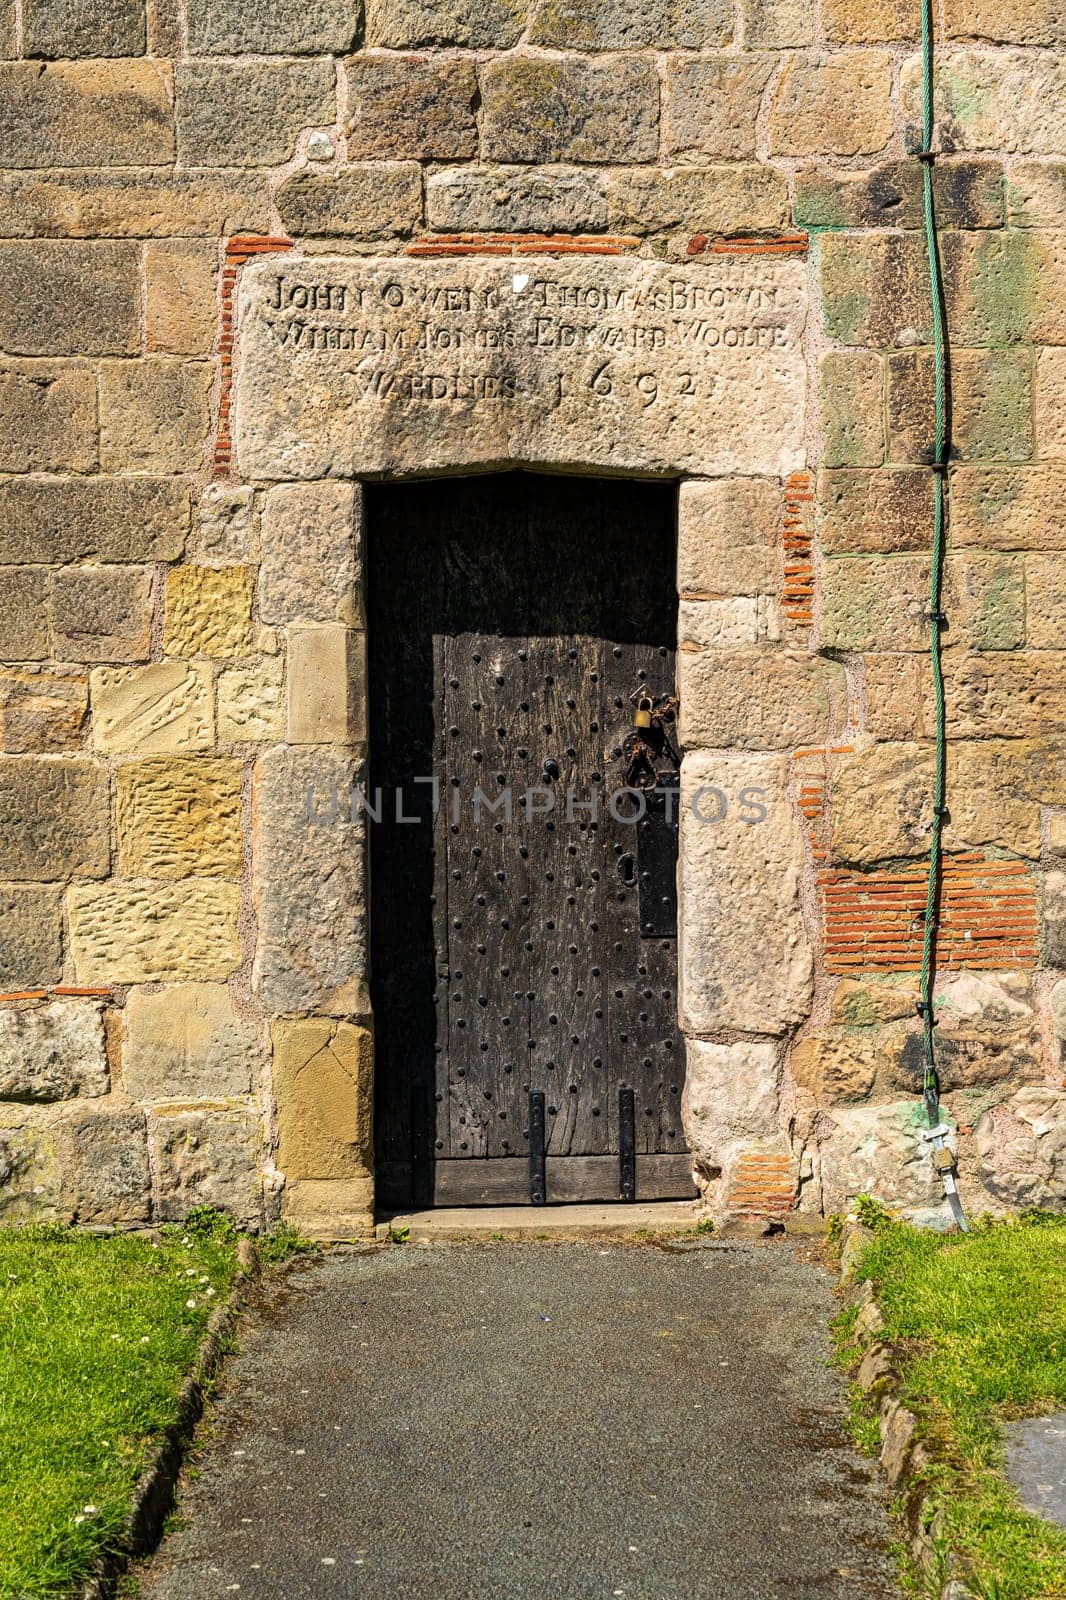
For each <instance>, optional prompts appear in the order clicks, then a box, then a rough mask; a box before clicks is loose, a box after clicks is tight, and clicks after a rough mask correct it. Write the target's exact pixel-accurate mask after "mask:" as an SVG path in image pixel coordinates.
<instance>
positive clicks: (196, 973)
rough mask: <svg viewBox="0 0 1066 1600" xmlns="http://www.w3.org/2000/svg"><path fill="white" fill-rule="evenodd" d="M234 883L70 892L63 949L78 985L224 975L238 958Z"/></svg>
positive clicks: (106, 886)
mask: <svg viewBox="0 0 1066 1600" xmlns="http://www.w3.org/2000/svg"><path fill="white" fill-rule="evenodd" d="M239 906H240V890H239V888H238V887H237V885H236V884H233V883H220V882H218V881H217V880H213V879H209V878H208V879H205V878H187V879H185V880H184V882H182V883H180V884H174V885H171V884H127V883H103V884H94V885H92V886H89V885H83V886H78V887H76V888H75V889H73V890H72V891H71V895H70V904H69V915H70V951H71V956H72V958H73V961H74V971H75V975H76V978H77V981H78V982H79V983H82V984H112V983H155V982H159V983H180V982H182V981H183V980H186V979H208V978H226V977H228V976H229V974H230V973H231V972H232V971H233V969H234V967H235V966H236V965H237V963H238V961H239V959H240V949H239V944H238V939H237V912H238V910H239Z"/></svg>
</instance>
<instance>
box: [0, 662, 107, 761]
mask: <svg viewBox="0 0 1066 1600" xmlns="http://www.w3.org/2000/svg"><path fill="white" fill-rule="evenodd" d="M88 710H89V679H88V676H87V674H85V673H83V672H73V671H71V670H69V669H66V670H64V669H63V668H62V667H60V668H47V667H46V668H43V669H35V668H32V667H28V668H25V669H21V670H20V669H17V668H16V669H10V670H7V671H0V750H3V751H6V752H7V754H8V755H27V754H35V753H40V754H42V755H59V754H60V753H61V752H63V751H67V750H80V749H81V747H82V745H83V743H84V738H85V719H86V716H87V714H88Z"/></svg>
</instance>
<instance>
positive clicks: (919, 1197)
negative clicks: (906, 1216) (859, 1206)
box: [819, 1098, 942, 1215]
mask: <svg viewBox="0 0 1066 1600" xmlns="http://www.w3.org/2000/svg"><path fill="white" fill-rule="evenodd" d="M927 1127H928V1122H927V1121H926V1116H925V1111H924V1108H923V1106H922V1103H921V1100H920V1099H918V1098H911V1099H908V1100H903V1101H898V1102H894V1103H891V1104H888V1105H876V1106H868V1105H863V1106H846V1105H841V1106H834V1107H833V1108H832V1110H831V1111H827V1112H825V1113H824V1114H823V1116H822V1118H821V1119H820V1134H819V1155H820V1162H819V1166H820V1172H821V1180H822V1207H823V1210H824V1211H825V1213H826V1214H827V1215H828V1214H829V1213H830V1212H833V1211H839V1212H843V1211H847V1210H848V1208H849V1206H850V1205H851V1203H852V1201H853V1200H854V1199H855V1197H856V1196H857V1195H860V1194H877V1195H878V1197H879V1198H880V1199H881V1200H883V1201H884V1202H885V1204H887V1205H892V1206H898V1207H901V1208H905V1209H913V1208H915V1207H918V1208H925V1207H928V1206H933V1205H936V1204H937V1203H938V1202H939V1201H940V1200H941V1196H942V1189H941V1184H940V1179H939V1178H938V1177H937V1175H936V1173H934V1171H933V1164H932V1161H931V1160H930V1156H929V1146H928V1144H927V1143H926V1141H925V1140H924V1139H923V1138H922V1132H923V1130H924V1129H925V1128H927Z"/></svg>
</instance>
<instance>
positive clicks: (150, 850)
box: [115, 756, 243, 878]
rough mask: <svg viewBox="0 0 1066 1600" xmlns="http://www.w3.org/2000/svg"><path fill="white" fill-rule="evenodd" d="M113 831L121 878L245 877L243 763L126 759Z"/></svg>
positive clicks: (185, 758) (117, 779)
mask: <svg viewBox="0 0 1066 1600" xmlns="http://www.w3.org/2000/svg"><path fill="white" fill-rule="evenodd" d="M115 829H116V835H117V838H118V860H119V871H120V872H121V873H122V875H123V877H126V878H192V877H200V878H239V877H240V875H241V862H242V858H243V841H242V837H241V766H240V762H238V761H221V760H212V759H209V758H207V757H204V756H172V757H169V758H168V757H162V756H160V757H155V758H153V759H151V760H148V761H130V762H128V763H127V764H126V765H125V766H122V767H119V769H118V771H117V773H116V775H115Z"/></svg>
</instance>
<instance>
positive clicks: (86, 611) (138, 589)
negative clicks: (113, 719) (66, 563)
mask: <svg viewBox="0 0 1066 1600" xmlns="http://www.w3.org/2000/svg"><path fill="white" fill-rule="evenodd" d="M52 633H53V637H54V641H55V654H56V656H57V657H58V658H59V659H60V660H61V661H86V662H88V661H143V660H145V659H146V657H147V656H148V654H149V652H150V650H151V643H152V574H151V572H150V570H148V569H147V568H145V567H66V568H65V569H64V570H62V571H60V572H56V573H54V574H53V576H52Z"/></svg>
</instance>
